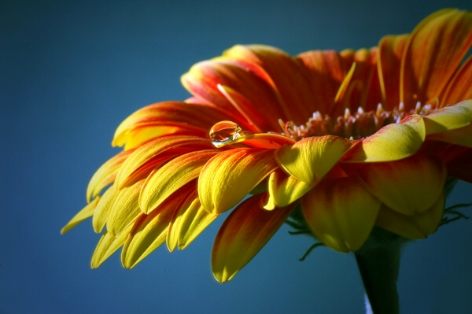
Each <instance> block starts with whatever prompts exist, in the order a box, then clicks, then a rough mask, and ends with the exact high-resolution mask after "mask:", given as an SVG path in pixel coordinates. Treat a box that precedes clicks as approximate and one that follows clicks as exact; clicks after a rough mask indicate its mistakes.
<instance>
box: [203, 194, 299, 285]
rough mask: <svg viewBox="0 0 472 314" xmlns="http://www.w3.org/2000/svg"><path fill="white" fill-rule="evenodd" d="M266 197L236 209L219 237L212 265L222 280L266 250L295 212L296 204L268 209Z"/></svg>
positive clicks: (230, 277)
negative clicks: (265, 207) (263, 201)
mask: <svg viewBox="0 0 472 314" xmlns="http://www.w3.org/2000/svg"><path fill="white" fill-rule="evenodd" d="M262 196H263V195H262V194H259V195H256V196H253V197H251V198H248V199H247V200H245V201H244V202H243V203H241V204H240V205H239V206H238V207H237V208H236V209H234V210H233V211H232V212H231V214H230V215H229V216H228V218H227V219H226V220H225V222H224V223H223V225H222V226H221V229H220V231H219V232H218V234H217V236H216V239H215V243H214V245H213V252H212V257H211V264H212V271H213V276H215V278H216V280H218V281H219V282H221V283H224V282H227V281H229V280H231V279H232V278H233V277H234V276H235V275H236V273H237V272H238V271H239V270H241V268H243V267H244V266H245V265H246V264H247V263H248V262H249V261H250V260H251V259H252V258H253V257H254V256H255V255H256V254H257V253H258V252H259V251H260V250H261V249H262V247H263V246H264V245H265V244H266V243H267V242H268V241H269V240H270V238H271V237H272V236H273V235H274V234H275V232H276V231H277V230H278V229H279V228H280V226H281V225H282V224H283V223H284V221H285V220H286V219H287V218H288V216H289V215H290V212H291V211H292V208H293V206H288V207H284V208H277V209H276V210H273V211H267V210H264V209H263V208H261V206H260V204H261V198H262Z"/></svg>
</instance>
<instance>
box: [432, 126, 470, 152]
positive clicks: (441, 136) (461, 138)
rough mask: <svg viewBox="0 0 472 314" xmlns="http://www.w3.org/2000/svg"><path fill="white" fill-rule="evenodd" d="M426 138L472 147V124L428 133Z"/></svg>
mask: <svg viewBox="0 0 472 314" xmlns="http://www.w3.org/2000/svg"><path fill="white" fill-rule="evenodd" d="M428 139H429V140H436V141H441V142H446V143H450V144H456V145H461V146H466V147H472V124H469V125H468V126H465V127H463V128H460V129H455V130H452V131H447V132H443V133H436V134H433V135H430V136H428Z"/></svg>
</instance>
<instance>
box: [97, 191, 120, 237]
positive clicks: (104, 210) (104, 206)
mask: <svg viewBox="0 0 472 314" xmlns="http://www.w3.org/2000/svg"><path fill="white" fill-rule="evenodd" d="M115 197H116V189H115V186H114V185H112V186H110V187H109V188H108V190H106V191H105V193H103V196H102V198H101V199H100V202H99V203H98V204H97V207H96V208H95V213H94V214H93V218H92V226H93V230H94V231H95V232H96V233H100V232H102V229H103V227H105V224H106V222H107V220H108V217H109V215H110V210H111V207H112V206H113V201H114V200H115Z"/></svg>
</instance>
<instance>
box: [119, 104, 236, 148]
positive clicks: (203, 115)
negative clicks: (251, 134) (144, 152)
mask: <svg viewBox="0 0 472 314" xmlns="http://www.w3.org/2000/svg"><path fill="white" fill-rule="evenodd" d="M231 115H232V114H231V113H230V112H226V111H224V110H223V109H222V108H217V107H214V106H209V105H208V104H199V103H189V102H181V101H167V102H161V103H156V104H152V105H149V106H146V107H144V108H141V109H139V110H137V111H136V112H134V113H132V114H131V115H130V116H129V117H127V118H126V119H125V120H124V121H123V122H122V123H121V124H120V125H119V126H118V128H117V129H116V131H115V136H114V138H113V142H112V145H113V146H125V149H126V150H127V149H130V148H131V147H136V146H139V145H141V144H142V143H144V142H145V141H147V140H149V139H152V138H154V137H157V136H161V135H170V134H172V133H179V134H182V132H185V130H187V134H188V135H194V136H200V137H206V135H207V132H208V129H209V128H210V127H211V126H212V125H213V124H215V123H216V122H218V121H221V120H226V119H228V117H230V116H231ZM141 133H142V134H141ZM136 137H137V138H139V140H137V139H136Z"/></svg>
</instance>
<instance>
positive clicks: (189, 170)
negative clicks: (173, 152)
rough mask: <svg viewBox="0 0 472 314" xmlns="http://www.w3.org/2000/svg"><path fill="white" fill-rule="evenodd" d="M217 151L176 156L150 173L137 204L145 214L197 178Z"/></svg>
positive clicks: (203, 151)
mask: <svg viewBox="0 0 472 314" xmlns="http://www.w3.org/2000/svg"><path fill="white" fill-rule="evenodd" d="M218 152H219V151H218V150H216V149H212V150H201V151H196V152H190V153H187V154H184V155H181V156H179V157H176V158H174V159H172V160H171V161H169V162H168V163H166V164H165V165H164V166H162V167H161V168H159V169H157V170H155V171H154V172H153V173H151V174H150V175H149V176H148V178H147V179H146V182H145V183H144V186H143V188H142V191H141V194H140V195H139V205H140V207H141V210H142V211H143V212H144V213H145V214H149V213H150V212H151V211H152V210H154V209H155V208H156V207H157V206H159V205H160V204H161V203H163V202H164V201H165V200H166V199H167V198H169V197H170V196H171V195H172V194H173V193H175V191H177V190H178V189H180V188H181V187H183V186H184V185H186V184H187V183H189V182H190V181H192V180H194V179H196V178H198V176H199V175H200V170H201V169H202V168H203V166H204V165H205V164H206V163H207V161H208V160H209V159H210V158H211V157H213V156H215V155H216V154H217V153H218Z"/></svg>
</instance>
